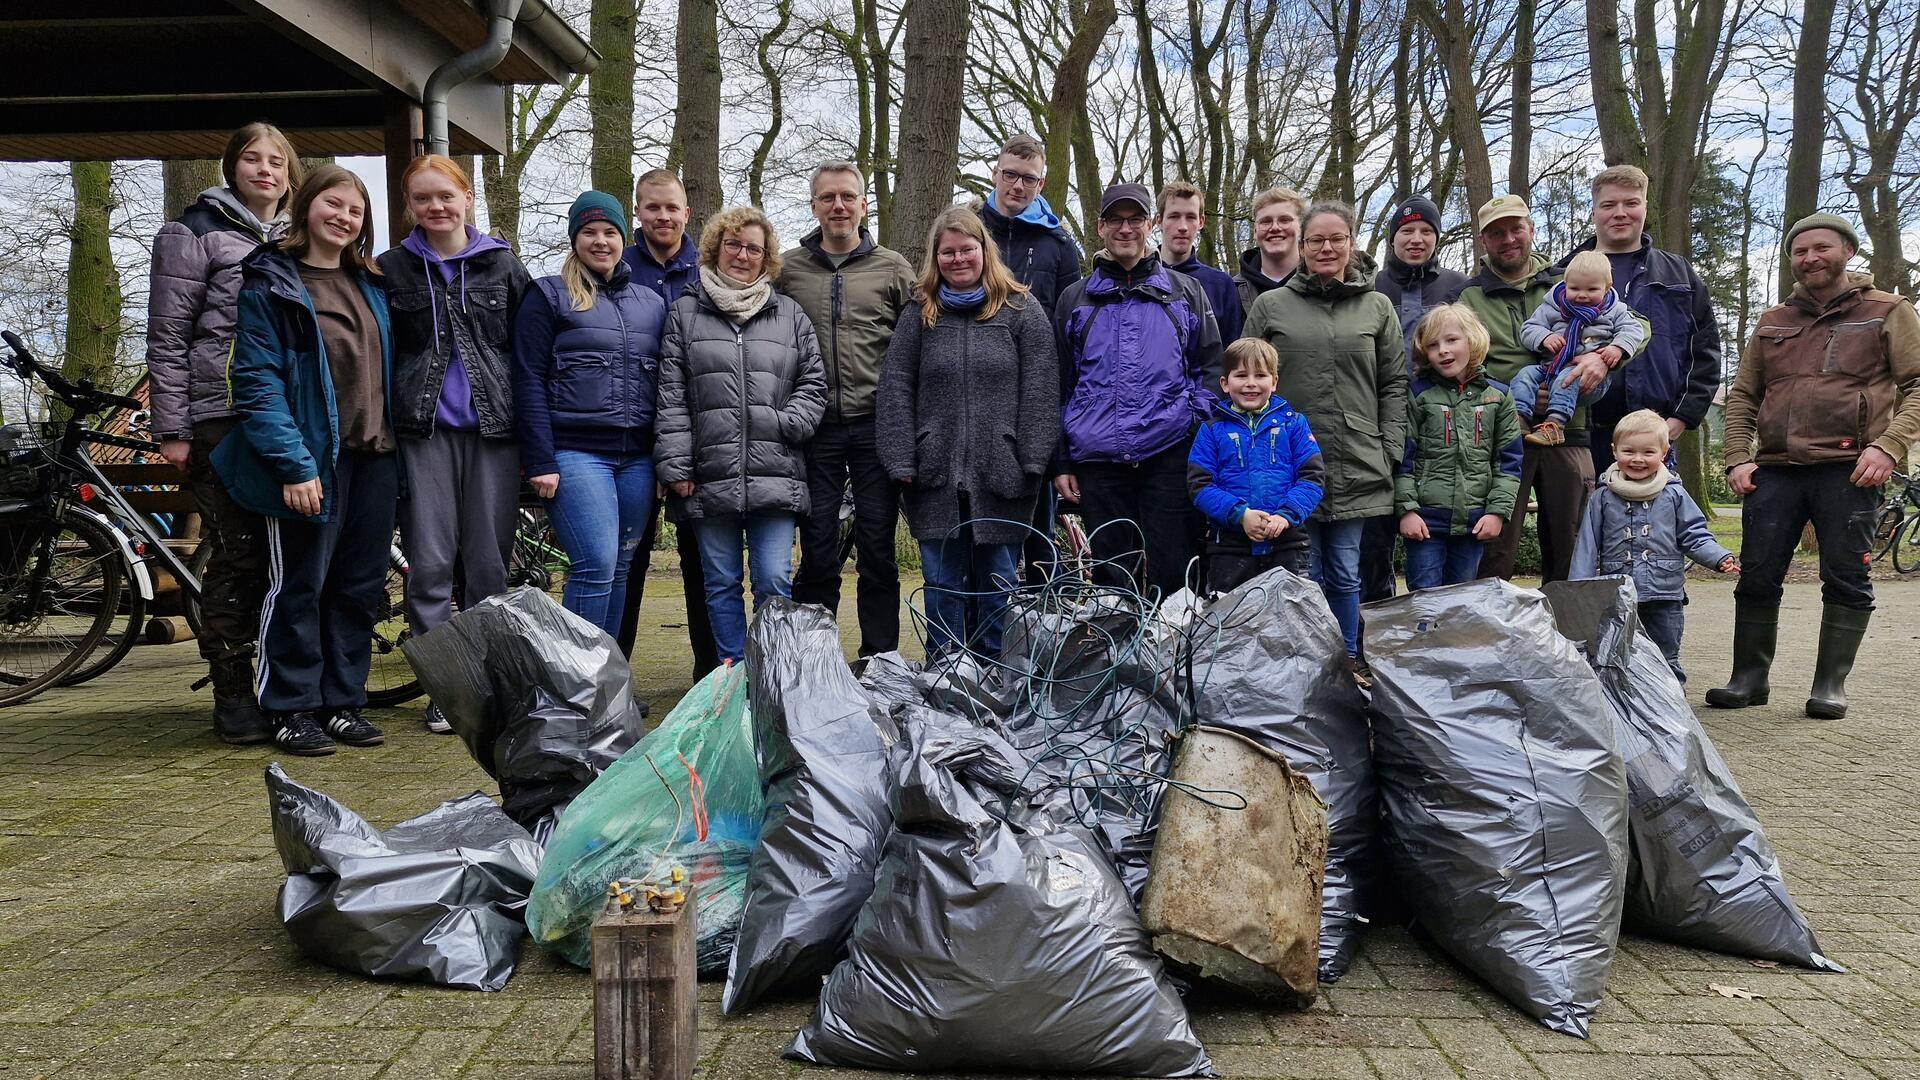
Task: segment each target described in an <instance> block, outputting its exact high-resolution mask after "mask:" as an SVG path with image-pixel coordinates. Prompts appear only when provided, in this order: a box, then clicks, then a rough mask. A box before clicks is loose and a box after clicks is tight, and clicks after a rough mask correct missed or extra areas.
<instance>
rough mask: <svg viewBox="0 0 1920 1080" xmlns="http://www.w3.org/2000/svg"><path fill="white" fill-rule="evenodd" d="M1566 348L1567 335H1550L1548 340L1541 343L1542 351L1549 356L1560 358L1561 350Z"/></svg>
mask: <svg viewBox="0 0 1920 1080" xmlns="http://www.w3.org/2000/svg"><path fill="white" fill-rule="evenodd" d="M1566 347H1567V335H1565V334H1548V335H1547V339H1546V340H1545V341H1542V342H1541V343H1540V351H1541V352H1543V353H1546V354H1547V355H1548V356H1559V355H1560V350H1561V349H1564V348H1566Z"/></svg>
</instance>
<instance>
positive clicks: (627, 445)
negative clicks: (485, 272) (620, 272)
mask: <svg viewBox="0 0 1920 1080" xmlns="http://www.w3.org/2000/svg"><path fill="white" fill-rule="evenodd" d="M600 295H601V296H602V297H604V298H605V299H606V301H607V303H609V304H612V305H613V317H614V318H616V319H618V320H620V351H621V353H622V356H621V359H622V360H624V359H625V355H624V354H625V353H626V351H627V345H628V344H629V342H628V341H627V313H626V312H624V311H622V310H620V301H618V300H616V299H614V296H613V292H612V290H609V289H603V290H601V293H600ZM447 301H448V302H449V303H451V302H452V301H453V298H452V297H448V298H447ZM625 366H626V365H625V364H622V363H614V364H609V365H608V366H607V377H608V378H611V379H612V380H613V381H614V383H615V384H616V385H617V384H620V383H622V382H626V383H628V384H629V385H628V386H627V387H626V388H624V389H622V390H620V391H619V395H620V431H621V435H620V449H621V450H623V451H626V452H629V453H631V452H632V443H631V441H630V440H631V439H632V438H633V435H632V431H633V429H632V427H631V425H629V424H628V423H627V418H628V416H629V415H630V413H629V411H628V409H627V405H628V402H629V399H630V398H632V397H633V392H632V387H631V382H632V380H623V379H621V378H620V368H622V367H625Z"/></svg>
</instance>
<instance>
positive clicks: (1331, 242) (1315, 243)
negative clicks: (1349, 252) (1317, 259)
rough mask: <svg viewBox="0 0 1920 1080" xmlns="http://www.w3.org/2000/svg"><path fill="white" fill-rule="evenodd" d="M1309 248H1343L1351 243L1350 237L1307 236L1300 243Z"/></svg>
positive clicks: (1351, 238)
mask: <svg viewBox="0 0 1920 1080" xmlns="http://www.w3.org/2000/svg"><path fill="white" fill-rule="evenodd" d="M1301 243H1303V244H1305V245H1306V246H1307V247H1310V248H1343V247H1346V246H1347V245H1348V244H1351V243H1353V237H1351V236H1309V237H1307V238H1306V239H1305V240H1303V241H1301Z"/></svg>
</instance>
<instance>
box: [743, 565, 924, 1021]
mask: <svg viewBox="0 0 1920 1080" xmlns="http://www.w3.org/2000/svg"><path fill="white" fill-rule="evenodd" d="M747 675H748V682H749V685H750V687H751V698H752V702H753V721H754V736H755V747H756V753H757V755H758V758H759V762H760V779H761V783H762V785H763V788H764V790H765V793H766V817H765V820H764V822H763V824H762V826H761V830H760V846H759V847H757V848H755V849H754V851H753V856H752V858H751V860H750V861H749V863H748V866H747V891H746V902H745V907H744V910H743V911H742V913H741V917H740V939H739V942H738V943H737V944H736V945H735V946H734V951H733V959H732V962H731V963H730V965H729V966H728V968H727V987H726V991H725V993H724V994H723V995H722V997H721V1008H722V1009H723V1010H724V1011H726V1012H729V1013H732V1012H738V1011H739V1010H741V1009H745V1008H747V1007H749V1006H751V1005H752V1004H753V1003H754V1002H756V1001H758V1000H760V999H762V998H764V997H765V996H767V995H769V994H773V993H777V992H780V991H783V990H789V991H790V990H797V989H801V988H806V989H808V990H811V989H812V988H813V987H814V986H817V985H818V984H819V979H820V976H822V975H824V974H826V973H827V971H828V970H830V969H831V968H832V967H833V962H834V960H835V959H837V958H838V957H839V955H840V950H841V947H842V946H843V945H844V944H845V943H846V939H847V931H848V930H849V929H850V928H851V927H852V926H853V920H854V916H856V915H858V914H859V913H860V905H862V904H864V903H866V901H867V894H868V893H870V892H872V891H873V873H874V869H875V868H876V867H877V866H879V864H880V849H881V846H882V845H883V844H885V843H886V839H887V831H888V830H889V829H891V828H892V827H893V818H892V815H891V814H890V813H889V812H888V810H887V748H888V746H889V745H891V744H892V743H893V742H894V741H895V737H894V734H893V723H892V721H891V720H890V719H888V718H887V715H886V713H885V712H883V711H881V710H880V709H879V708H878V707H877V706H876V705H875V704H874V702H873V698H872V696H871V695H869V694H868V693H867V691H866V689H865V688H864V687H862V686H861V685H860V683H859V681H858V680H857V679H855V678H854V676H853V672H852V670H851V669H849V668H848V667H847V661H846V656H845V654H844V653H842V652H841V650H840V629H839V627H838V626H837V625H836V624H835V623H834V621H833V616H831V615H829V614H828V613H827V610H826V609H825V608H822V607H818V606H815V605H802V604H796V603H794V602H792V601H791V600H785V599H781V598H777V597H776V598H773V599H770V600H768V601H767V602H766V603H763V604H761V605H760V606H759V609H758V610H757V611H756V612H755V613H754V619H753V626H752V628H751V629H750V630H749V631H748V633H747Z"/></svg>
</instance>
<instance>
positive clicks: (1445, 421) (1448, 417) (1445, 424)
mask: <svg viewBox="0 0 1920 1080" xmlns="http://www.w3.org/2000/svg"><path fill="white" fill-rule="evenodd" d="M1440 445H1441V446H1452V445H1453V409H1452V407H1451V406H1449V407H1447V408H1444V409H1441V410H1440Z"/></svg>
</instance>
